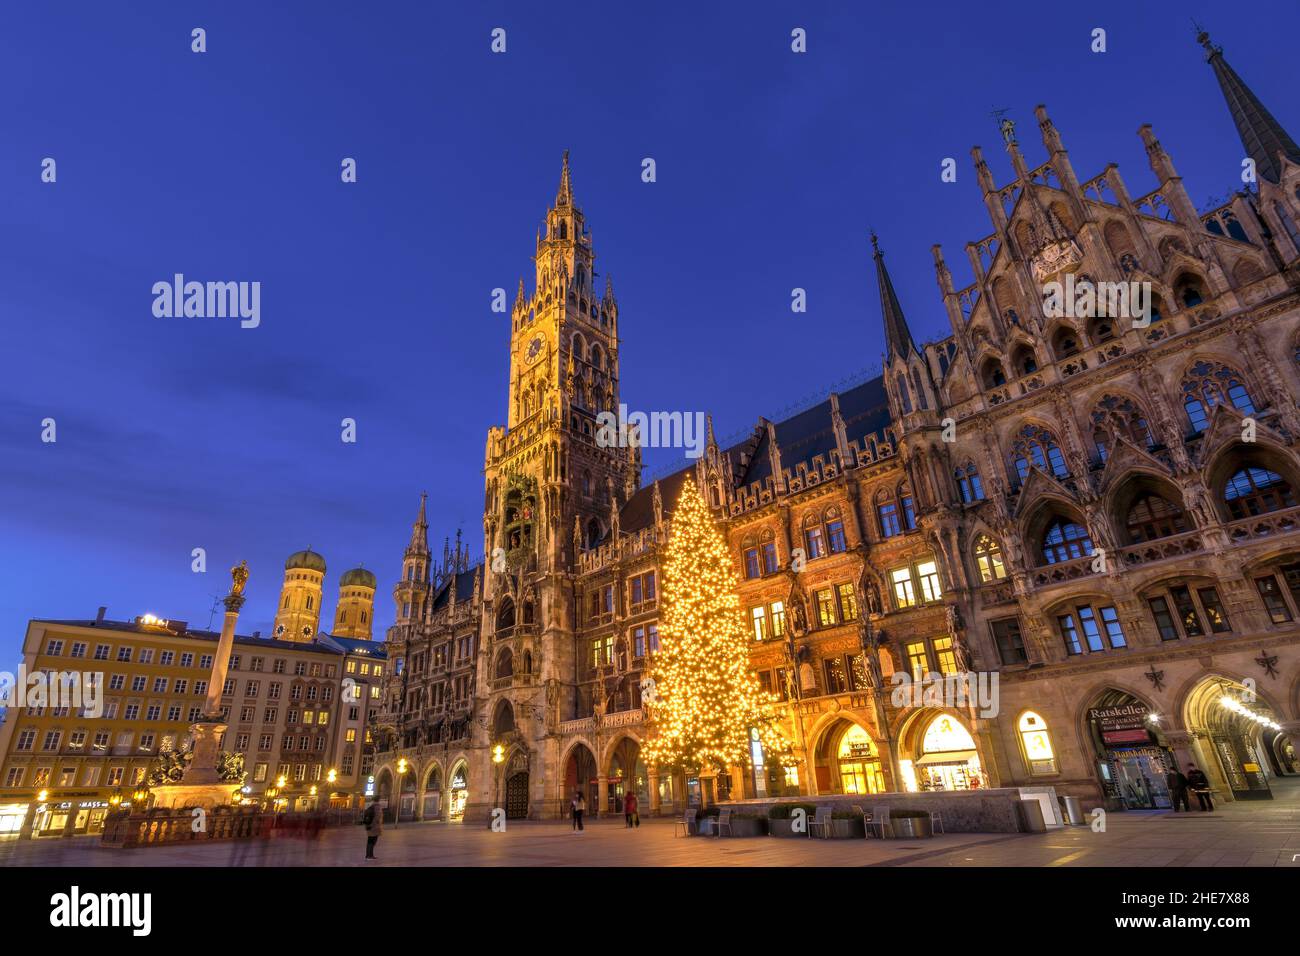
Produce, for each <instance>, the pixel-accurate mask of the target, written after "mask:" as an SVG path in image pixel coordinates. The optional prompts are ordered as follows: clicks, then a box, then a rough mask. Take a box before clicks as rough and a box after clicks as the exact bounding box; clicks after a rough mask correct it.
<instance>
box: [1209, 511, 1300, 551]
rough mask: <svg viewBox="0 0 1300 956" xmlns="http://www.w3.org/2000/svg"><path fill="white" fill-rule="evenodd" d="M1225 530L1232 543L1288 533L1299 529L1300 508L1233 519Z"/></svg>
mask: <svg viewBox="0 0 1300 956" xmlns="http://www.w3.org/2000/svg"><path fill="white" fill-rule="evenodd" d="M1225 530H1226V531H1227V532H1228V540H1230V541H1232V542H1233V543H1234V544H1236V543H1239V542H1242V541H1255V540H1258V539H1260V538H1271V537H1275V536H1277V535H1279V534H1290V533H1291V532H1292V531H1296V530H1300V508H1287V509H1286V510H1284V511H1270V512H1269V513H1268V514H1262V515H1257V516H1255V517H1252V518H1246V519H1244V520H1242V521H1233V522H1232V523H1230V524H1228V525H1226V526H1225Z"/></svg>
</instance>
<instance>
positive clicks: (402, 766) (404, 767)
mask: <svg viewBox="0 0 1300 956" xmlns="http://www.w3.org/2000/svg"><path fill="white" fill-rule="evenodd" d="M410 769H411V765H410V764H408V763H407V762H406V758H405V757H399V758H398V760H397V809H396V810H394V811H393V826H397V824H398V823H399V822H400V821H401V819H402V783H403V779H402V778H404V777H405V776H406V771H408V770H410Z"/></svg>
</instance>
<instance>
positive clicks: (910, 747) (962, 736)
mask: <svg viewBox="0 0 1300 956" xmlns="http://www.w3.org/2000/svg"><path fill="white" fill-rule="evenodd" d="M985 756H986V755H981V754H980V752H979V744H978V743H977V742H976V740H975V735H974V734H973V733H971V730H970V728H969V727H968V726H966V721H965V720H964V719H963V718H962V717H960V716H958V715H957V714H956V713H954V712H952V711H949V710H945V709H942V708H936V707H924V708H921V709H920V710H918V711H916V712H915V713H913V714H911V715H910V716H909V717H908V718H907V720H906V721H904V722H903V725H902V727H901V729H900V732H899V734H898V772H899V775H900V777H901V781H900V782H901V783H902V789H905V790H909V791H912V792H917V791H931V790H981V789H988V787H989V786H990V785H991V783H990V778H989V773H988V767H987V766H986V764H985V762H984V759H983V758H984V757H985Z"/></svg>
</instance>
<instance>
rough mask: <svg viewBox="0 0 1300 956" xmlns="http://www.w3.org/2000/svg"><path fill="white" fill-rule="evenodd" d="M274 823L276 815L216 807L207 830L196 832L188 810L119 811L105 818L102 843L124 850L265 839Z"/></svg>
mask: <svg viewBox="0 0 1300 956" xmlns="http://www.w3.org/2000/svg"><path fill="white" fill-rule="evenodd" d="M274 820H275V816H274V814H264V813H263V812H262V811H261V809H260V808H257V807H216V808H215V809H213V810H211V811H209V813H208V816H207V826H205V827H204V828H203V829H202V830H201V831H199V832H195V830H194V814H193V812H192V811H191V810H190V809H189V808H186V807H177V808H175V809H170V810H167V809H154V810H147V811H145V812H144V813H135V812H133V811H131V810H117V811H114V812H112V813H110V814H108V815H107V816H106V817H105V818H104V832H103V834H102V836H101V837H100V840H101V842H102V843H103V845H104V846H111V847H120V848H126V847H136V846H162V845H164V844H169V843H193V842H196V841H203V842H209V841H212V840H246V839H253V838H255V837H259V836H262V835H263V834H264V833H266V832H267V831H268V830H269V829H270V828H271V826H272V823H273V821H274Z"/></svg>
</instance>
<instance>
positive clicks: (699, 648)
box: [644, 482, 790, 771]
mask: <svg viewBox="0 0 1300 956" xmlns="http://www.w3.org/2000/svg"><path fill="white" fill-rule="evenodd" d="M662 569H663V586H662V590H661V605H660V618H659V651H658V652H657V653H656V654H655V655H654V658H653V661H652V663H651V666H650V676H651V678H652V679H653V680H654V703H653V705H652V709H651V717H652V729H651V733H650V737H649V740H647V741H646V743H645V746H644V750H645V755H646V759H647V760H648V761H649V762H651V763H654V764H658V765H660V766H667V765H677V766H680V767H683V768H686V769H690V770H696V771H708V770H714V771H723V770H726V769H727V768H728V767H736V766H745V765H746V764H748V763H749V757H750V749H749V742H750V731H751V729H752V730H755V731H757V732H758V737H759V740H760V741H761V743H762V745H763V752H764V759H765V762H766V763H767V764H769V765H775V764H778V763H782V762H783V761H788V758H789V751H790V745H789V742H788V741H787V740H786V738H785V736H784V735H783V734H782V733H781V731H780V728H779V727H778V726H777V719H776V717H775V714H774V708H773V704H774V703H775V702H776V701H777V698H776V696H775V695H773V694H770V693H767V692H765V691H764V690H763V689H762V687H761V686H760V685H759V682H758V677H757V675H755V674H754V672H753V671H751V670H750V669H749V639H750V638H749V632H748V630H747V629H746V627H745V624H744V621H743V619H742V617H741V612H740V599H739V597H738V596H737V594H736V583H737V581H736V571H735V569H734V568H733V567H732V557H731V554H730V552H729V551H728V549H727V545H726V542H725V541H724V540H723V537H722V535H721V533H719V531H718V529H717V528H716V527H715V526H714V523H713V518H712V516H711V515H710V514H709V512H708V509H707V508H706V507H705V505H704V501H703V499H702V498H701V496H700V492H699V489H698V488H697V487H696V486H695V484H694V483H693V482H687V483H686V485H685V486H684V487H683V488H682V491H681V494H680V495H679V496H678V499H677V507H676V509H675V510H674V511H673V515H672V529H671V532H670V534H669V538H668V545H667V548H666V552H665V554H664V558H663V564H662Z"/></svg>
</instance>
